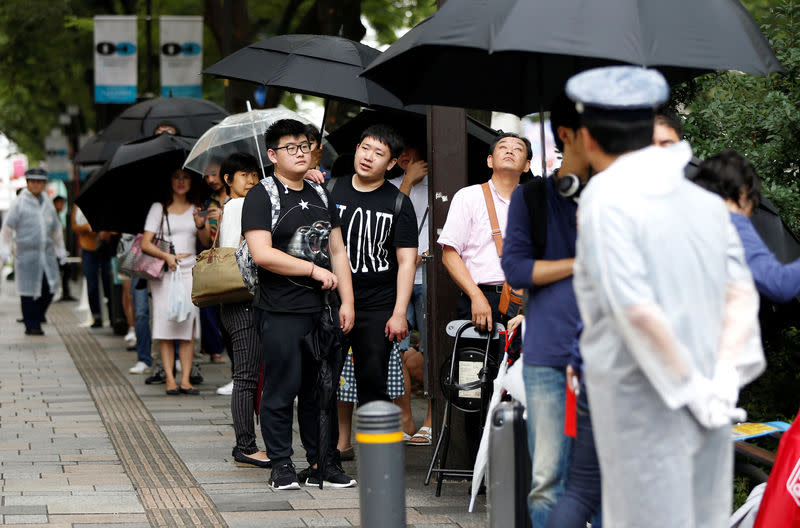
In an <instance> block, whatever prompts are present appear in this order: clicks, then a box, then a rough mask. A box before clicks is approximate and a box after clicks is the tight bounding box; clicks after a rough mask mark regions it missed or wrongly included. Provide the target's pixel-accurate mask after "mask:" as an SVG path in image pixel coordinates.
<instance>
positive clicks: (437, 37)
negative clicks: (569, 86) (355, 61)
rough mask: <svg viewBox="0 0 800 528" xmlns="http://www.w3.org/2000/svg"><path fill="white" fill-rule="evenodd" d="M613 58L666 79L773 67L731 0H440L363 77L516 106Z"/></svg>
mask: <svg viewBox="0 0 800 528" xmlns="http://www.w3.org/2000/svg"><path fill="white" fill-rule="evenodd" d="M621 63H627V64H635V65H641V66H648V67H654V68H658V69H659V70H661V71H662V73H664V74H665V76H666V77H667V78H668V79H669V80H670V81H672V82H674V81H680V80H685V79H687V78H691V77H693V76H696V75H698V74H701V73H705V72H708V71H712V70H719V69H731V70H739V71H743V72H747V73H754V74H759V75H766V74H769V73H771V72H780V71H782V69H781V66H780V63H779V62H778V60H777V58H776V57H775V54H774V53H773V52H772V50H771V49H770V47H769V44H768V43H767V41H766V39H765V38H764V36H763V35H762V34H761V32H760V31H759V29H758V26H757V25H756V24H755V22H754V21H753V19H752V18H751V17H750V15H749V14H748V13H747V11H746V10H745V9H744V7H742V5H741V4H740V3H739V2H738V1H736V0H707V1H703V2H697V1H696V0H671V1H669V2H655V1H653V2H642V1H640V0H604V1H602V2H586V1H585V0H558V1H557V2H556V1H545V0H448V2H447V3H446V4H445V5H444V6H442V8H441V9H440V10H439V11H437V12H436V13H435V14H434V15H433V16H431V17H429V18H428V19H426V20H424V21H423V22H421V23H420V24H418V25H417V26H416V27H414V28H413V29H412V30H411V31H409V32H408V33H406V34H405V35H404V36H403V37H401V38H400V39H399V40H398V41H397V42H395V43H394V44H392V46H391V47H389V49H387V50H386V51H385V52H383V53H382V54H381V55H380V56H379V57H378V58H377V59H375V61H374V62H373V63H372V64H370V65H369V66H368V67H367V69H366V70H365V71H364V74H363V76H364V77H366V78H368V79H372V80H374V81H376V82H378V83H379V84H381V85H383V86H385V87H387V88H388V89H389V90H391V91H392V92H393V93H394V94H395V95H397V96H398V97H399V98H400V99H401V100H402V101H403V102H404V103H406V104H411V103H423V104H440V105H445V106H459V107H465V108H483V109H490V110H501V111H506V112H511V113H514V114H517V115H525V114H529V113H532V112H537V111H539V110H540V107H541V106H542V105H546V104H548V103H549V102H550V101H552V100H553V99H554V97H555V96H556V95H557V94H558V93H559V92H560V91H561V90H562V89H563V86H564V84H565V81H566V80H567V79H568V78H569V77H570V76H572V75H573V74H575V73H577V72H579V71H581V70H584V69H587V68H591V67H596V66H603V65H609V64H621ZM400 72H413V74H412V75H405V74H401V73H400Z"/></svg>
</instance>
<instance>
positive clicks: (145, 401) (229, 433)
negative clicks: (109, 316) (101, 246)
mask: <svg viewBox="0 0 800 528" xmlns="http://www.w3.org/2000/svg"><path fill="white" fill-rule="evenodd" d="M65 307H70V309H72V308H74V307H75V305H73V304H57V305H54V308H53V309H51V312H50V313H49V314H48V317H50V314H51V313H52V314H53V320H52V321H51V324H49V325H47V327H46V328H45V332H46V333H47V335H46V337H45V338H44V339H43V340H41V341H34V340H31V339H29V338H26V337H25V336H23V335H22V330H21V328H20V326H21V325H18V324H16V323H15V322H14V318H15V317H16V316H17V315H16V314H17V312H18V310H19V305H18V298H13V297H10V296H9V295H7V290H3V291H0V335H3V336H4V340H5V350H6V361H5V363H4V365H3V367H0V522H2V523H5V524H9V523H12V522H13V523H15V524H19V525H20V526H28V527H30V526H37V525H41V526H48V527H49V528H60V527H62V526H63V527H70V528H77V527H81V528H93V527H100V526H102V527H111V528H113V527H118V528H125V527H127V528H144V527H146V526H150V525H151V524H150V521H152V520H153V519H154V517H149V516H148V515H149V514H148V513H147V512H148V510H147V509H146V508H145V506H144V505H143V504H150V505H152V504H155V503H154V502H152V501H153V500H155V501H156V502H158V501H159V500H161V499H159V498H158V495H157V494H158V493H162V494H163V493H165V492H167V493H170V492H173V491H174V492H176V493H177V495H175V497H174V498H173V499H169V500H173V501H174V502H171V503H172V504H175V505H177V504H182V505H183V507H188V506H189V505H191V504H192V501H196V500H201V501H202V500H207V501H208V505H209V507H211V508H212V509H214V508H215V509H216V511H218V512H220V513H219V515H220V519H221V520H224V522H225V523H227V524H228V526H231V527H234V528H239V527H241V528H248V527H258V528H262V527H266V528H280V527H282V526H286V527H307V526H325V527H339V526H341V527H345V526H346V527H352V526H358V524H359V523H360V511H359V509H358V508H359V488H357V487H356V488H352V489H344V490H340V489H323V490H319V489H318V488H314V487H311V488H309V487H303V489H302V490H300V491H287V492H280V491H275V490H272V489H270V488H269V487H268V486H267V480H268V478H269V474H270V471H269V470H268V469H257V468H240V467H237V466H235V465H234V463H233V460H232V457H231V448H232V447H233V446H234V444H235V435H234V433H233V428H232V419H231V411H230V397H228V396H219V395H217V394H215V389H216V387H218V386H221V385H224V384H225V383H227V382H228V381H229V380H230V365H229V364H223V365H216V364H210V363H207V362H206V361H207V356H201V355H198V356H197V357H196V358H195V363H199V364H200V365H201V369H202V373H203V376H204V378H205V382H204V383H203V384H201V385H198V388H200V390H201V394H200V395H199V396H195V397H185V396H180V397H177V398H171V397H170V398H168V397H166V396H165V395H164V393H163V391H164V387H163V386H160V385H145V384H144V377H142V376H133V375H128V374H127V369H128V368H129V367H130V366H132V365H133V363H134V362H135V359H136V355H135V353H131V352H127V351H125V347H124V343H123V342H122V340H121V339H120V338H119V337H118V336H114V335H112V333H111V330H110V329H109V328H102V329H99V330H88V329H82V328H78V326H77V324H76V325H75V326H68V327H67V326H64V321H66V320H67V319H68V318H70V317H73V316H72V314H71V313H67V314H66V315H64V314H63V309H64V308H65ZM84 315H85V314H84ZM84 315H80V316H79V317H78V320H79V321H83V319H85V317H84ZM65 331H66V333H64V332H65ZM70 335H72V336H77V337H75V338H69V337H68V336H70ZM68 339H73V341H71V342H72V343H79V345H71V346H84V345H86V346H95V347H96V346H97V345H99V347H101V348H102V350H100V348H96V350H98V351H99V352H97V353H99V354H102V355H103V358H102V361H100V362H97V363H96V364H92V366H91V367H90V368H94V369H95V370H96V371H97V370H98V369H99V368H103V369H105V368H107V367H106V366H105V365H109V366H110V367H111V368H110V370H108V371H103V372H104V373H105V372H109V374H113V375H108V376H107V375H106V374H102V375H103V376H106V377H104V378H102V379H104V380H112V379H121V380H122V384H123V385H125V386H124V387H123V386H122V385H120V384H119V382H117V381H115V382H114V383H113V384H109V383H106V382H104V383H103V384H97V383H98V382H97V381H91V380H100V379H101V378H92V377H91V376H92V375H94V374H87V372H88V371H86V370H85V367H81V368H84V370H79V368H78V365H80V364H81V363H80V358H81V357H89V356H87V355H86V354H88V353H89V352H85V351H83V349H80V350H78V352H77V353H78V354H83V355H79V356H74V354H75V351H74V350H73V349H69V350H68V349H67V347H66V345H65V343H69V342H70V341H68ZM87 343H88V344H87ZM92 343H96V345H93V344H92ZM154 349H155V350H157V347H154ZM70 350H72V351H73V353H71V352H70ZM87 350H88V349H87ZM93 353H94V352H93ZM73 357H75V359H74V360H73ZM84 364H86V363H85V362H84ZM100 366H102V367H100ZM82 373H83V374H82ZM83 376H88V377H87V378H86V380H89V381H91V383H90V382H89V381H86V380H85V379H84V377H83ZM115 376H116V378H115ZM124 380H128V382H130V384H131V385H130V386H127V385H126V384H125V382H124ZM87 383H88V384H87ZM122 389H124V390H127V391H129V392H128V393H126V394H132V400H114V398H119V397H120V395H121V394H123V393H124V391H122V392H120V390H122ZM130 389H132V391H133V392H132V393H131V392H130ZM126 397H128V396H126ZM96 398H99V399H98V400H97V402H96V401H95V399H96ZM115 401H129V402H130V404H131V405H132V406H133V407H135V406H136V405H138V406H140V407H137V409H139V408H141V409H143V414H142V412H140V411H138V410H137V411H136V412H137V413H138V414H136V416H137V419H140V420H149V424H150V425H148V426H147V427H151V428H152V427H154V426H157V429H155V430H154V431H155V435H156V436H158V435H159V434H160V435H162V436H161V437H160V438H161V440H159V439H157V438H155V437H153V438H148V439H147V442H144V443H138V444H137V443H131V442H134V437H133V436H130V437H127V436H119V435H133V434H135V433H136V431H139V430H141V431H145V430H148V429H146V427H145V429H137V427H138V426H137V427H133V428H129V427H126V426H125V425H123V426H122V427H121V426H120V424H125V422H124V421H123V422H121V421H119V420H118V419H117V418H116V416H117V415H115V414H113V412H117V411H115V410H114V409H115V408H114V407H113V405H114V404H115ZM412 404H413V405H414V411H415V415H417V414H424V411H425V401H424V400H420V399H416V400H415V399H412ZM133 407H131V408H133ZM126 412H127V410H126ZM109 413H112V414H109ZM120 416H122V415H120ZM420 417H421V416H417V418H418V419H419V418H420ZM104 420H105V421H104ZM139 423H140V424H142V425H143V426H144V425H145V424H147V423H148V422H139ZM114 424H117V425H114ZM255 429H256V433H257V436H258V443H259V446H260V447H263V441H262V440H261V435H260V427H259V425H258V424H256V425H255ZM115 435H117V436H115ZM293 435H294V437H293V448H294V451H295V456H294V457H293V461H294V462H295V464H296V466H297V468H298V470H301V469H304V468H305V467H306V466H307V463H306V461H305V452H304V450H303V449H302V446H301V445H300V442H299V434H298V428H297V423H296V421H295V423H294V424H293ZM159 442H166V444H163V445H162V444H161V443H159ZM164 446H167V449H166V451H165V449H164ZM170 449H172V450H174V453H176V454H177V455H178V456H179V457H180V459H181V460H182V462H181V464H182V467H183V470H181V471H188V472H189V473H188V475H189V476H190V478H193V482H195V484H194V486H195V488H192V487H191V486H188V487H180V488H177V487H176V488H170V487H169V486H170V485H169V482H173V483H177V482H182V481H181V480H180V479H181V478H182V477H181V476H180V471H179V472H178V473H175V472H172V473H167V474H162V475H161V476H160V477H156V480H154V481H153V482H152V484H145V487H144V488H142V487H137V484H136V482H140V481H137V480H136V479H139V478H141V477H142V476H143V475H142V474H141V472H139V473H137V469H138V466H130V460H133V459H134V458H135V457H143V458H141V460H146V461H148V462H154V461H159V460H161V457H164V456H170V455H169V454H168V453H167V451H169V450H170ZM118 450H120V451H118ZM431 451H432V450H431V449H430V448H416V449H409V450H407V451H406V457H407V468H408V474H407V475H406V476H405V482H406V485H407V490H406V491H407V492H406V508H407V510H406V511H407V521H408V525H409V526H419V527H422V526H430V527H433V526H436V527H437V528H444V527H453V528H455V527H457V526H462V528H463V527H464V526H469V527H470V528H472V527H478V526H481V527H482V526H486V524H487V523H486V515H485V505H484V504H485V498H479V504H478V512H477V513H475V514H467V513H466V508H467V502H468V495H467V491H466V490H467V485H466V484H461V483H449V482H448V483H447V484H446V485H445V487H444V489H443V492H444V493H443V495H442V497H435V496H434V489H435V488H434V486H430V487H424V486H422V479H423V478H424V471H425V470H427V463H428V459H429V457H430V453H431ZM131 457H134V458H131ZM136 459H137V460H138V459H139V458H136ZM126 461H127V462H126ZM169 467H172V466H169ZM165 468H166V466H165ZM344 468H345V471H346V472H348V473H349V474H351V475H353V476H354V477H355V478H358V475H357V468H358V465H357V462H346V463H345V464H344ZM129 470H130V471H132V473H131V474H130V475H129V474H128V473H127V472H126V471H129ZM170 471H173V470H170ZM142 482H143V481H142ZM148 485H149V486H150V488H146V486H148ZM138 486H142V484H139V485H138ZM193 489H194V490H197V491H192V490H193ZM159 490H160V491H159ZM198 492H199V493H200V495H198V494H197V493H198ZM142 493H150V495H146V496H147V497H151V499H148V500H147V501H145V503H143V502H142V500H143V499H142V497H143V495H142ZM203 496H204V497H206V498H205V499H202V497H203ZM148 507H151V506H148ZM163 511H166V510H162V513H163ZM187 511H188V510H187ZM159 515H161V513H159ZM161 518H162V519H163V518H164V517H161ZM189 518H190V517H186V519H189ZM148 519H149V520H150V521H149V520H148Z"/></svg>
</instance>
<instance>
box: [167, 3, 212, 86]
mask: <svg viewBox="0 0 800 528" xmlns="http://www.w3.org/2000/svg"><path fill="white" fill-rule="evenodd" d="M159 27H160V34H161V47H160V50H161V53H160V56H161V95H162V96H163V97H169V96H172V97H202V96H203V89H202V88H203V87H202V79H201V76H200V72H201V71H202V69H203V17H201V16H162V17H161V19H160V26H159Z"/></svg>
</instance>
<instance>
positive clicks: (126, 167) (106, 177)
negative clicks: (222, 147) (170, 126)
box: [75, 134, 206, 233]
mask: <svg viewBox="0 0 800 528" xmlns="http://www.w3.org/2000/svg"><path fill="white" fill-rule="evenodd" d="M193 144H194V139H191V138H184V137H181V136H173V135H170V134H160V135H158V136H155V137H150V138H146V139H140V140H137V141H133V142H131V143H126V144H124V145H122V146H120V147H119V148H118V149H117V151H116V152H115V153H114V155H113V156H112V157H111V159H110V160H109V161H108V162H106V164H105V165H104V166H103V167H102V168H101V169H100V170H99V171H98V172H97V173H95V174H94V175H93V176H92V177H91V178H90V179H89V180H88V181H87V182H86V183H85V184H84V188H83V190H82V191H81V194H80V195H79V196H78V197H77V198H76V199H75V203H77V204H78V206H79V207H80V208H81V211H83V213H84V214H85V215H86V218H87V220H89V224H91V226H92V229H94V230H95V231H101V230H104V231H117V232H120V233H141V232H142V229H143V227H144V221H145V218H146V217H147V212H148V211H149V210H150V205H151V204H152V203H153V202H156V201H158V200H161V199H162V198H163V197H164V195H165V194H166V193H167V192H168V191H169V187H168V185H169V177H170V175H171V174H172V172H173V171H174V170H175V169H177V168H180V166H181V164H182V163H183V160H184V159H185V158H186V155H187V154H188V153H189V151H190V150H191V148H192V145H193ZM192 188H193V189H195V191H197V190H200V189H202V190H203V191H205V189H206V185H204V183H203V180H202V178H201V177H200V176H196V177H195V178H193V179H192Z"/></svg>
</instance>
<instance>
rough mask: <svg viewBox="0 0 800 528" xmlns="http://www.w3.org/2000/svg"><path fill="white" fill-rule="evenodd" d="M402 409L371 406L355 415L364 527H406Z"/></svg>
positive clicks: (382, 404)
mask: <svg viewBox="0 0 800 528" xmlns="http://www.w3.org/2000/svg"><path fill="white" fill-rule="evenodd" d="M400 425H401V419H400V407H398V406H397V405H394V404H393V403H390V402H386V401H374V402H370V403H368V404H366V405H364V406H362V407H359V409H358V411H356V442H358V445H359V450H358V480H359V483H358V487H359V499H360V503H361V504H360V506H361V526H362V527H364V528H378V527H380V528H403V527H405V525H406V488H405V445H404V444H403V431H402V429H401V427H400Z"/></svg>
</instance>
